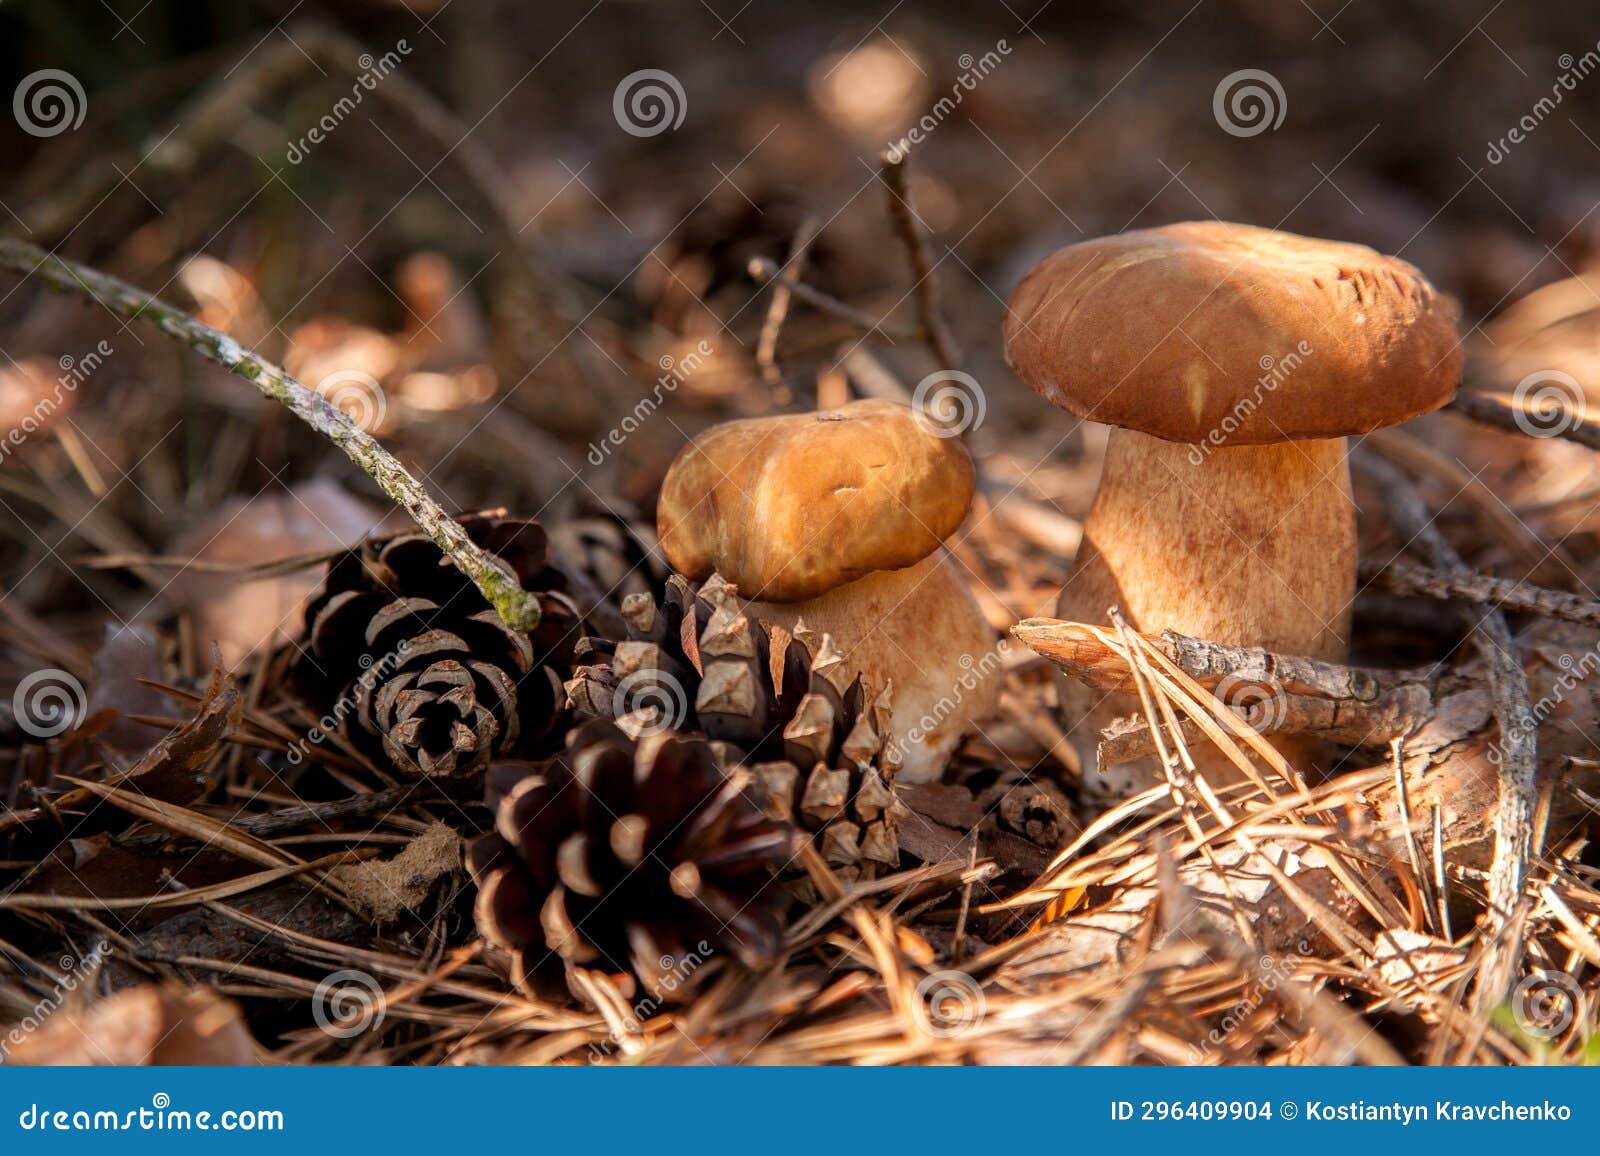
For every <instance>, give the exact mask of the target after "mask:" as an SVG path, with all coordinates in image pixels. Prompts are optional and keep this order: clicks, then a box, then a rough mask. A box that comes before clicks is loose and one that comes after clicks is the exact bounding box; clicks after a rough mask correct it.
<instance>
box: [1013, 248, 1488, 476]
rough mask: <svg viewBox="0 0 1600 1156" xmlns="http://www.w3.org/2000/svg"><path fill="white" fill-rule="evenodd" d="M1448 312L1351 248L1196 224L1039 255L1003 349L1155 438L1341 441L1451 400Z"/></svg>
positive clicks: (1052, 395)
mask: <svg viewBox="0 0 1600 1156" xmlns="http://www.w3.org/2000/svg"><path fill="white" fill-rule="evenodd" d="M1458 316H1459V309H1458V308H1457V306H1456V303H1455V301H1453V300H1452V299H1451V298H1450V297H1448V296H1446V295H1444V294H1442V293H1439V292H1437V291H1435V289H1434V288H1433V286H1432V285H1430V284H1429V283H1428V280H1427V278H1425V277H1424V276H1423V275H1422V274H1421V273H1420V272H1418V271H1417V269H1416V268H1414V267H1413V266H1412V265H1410V264H1408V263H1406V262H1405V261H1402V260H1400V259H1398V258H1396V257H1386V256H1384V255H1383V254H1381V253H1378V252H1377V251H1375V250H1373V249H1369V248H1367V247H1366V246H1365V245H1352V244H1347V243H1344V242H1341V241H1319V240H1315V239H1313V238H1310V237H1298V236H1295V235H1294V234H1292V233H1281V232H1278V231H1276V230H1273V229H1258V228H1255V227H1253V226H1250V225H1232V224H1228V223H1226V222H1223V221H1194V222H1187V223H1184V224H1178V225H1165V226H1162V227H1161V228H1159V229H1140V230H1136V231H1134V232H1130V233H1123V234H1120V235H1119V236H1115V237H1102V238H1099V239H1097V240H1093V241H1085V242H1084V243H1082V244H1079V245H1071V246H1068V247H1067V248H1065V249H1060V250H1057V251H1056V252H1055V253H1052V254H1051V255H1050V256H1048V257H1046V258H1045V259H1044V260H1043V261H1041V262H1039V264H1038V265H1036V266H1034V268H1033V270H1032V271H1031V272H1030V273H1029V274H1028V275H1027V276H1026V277H1025V278H1023V280H1022V283H1021V284H1020V285H1018V286H1017V288H1016V290H1015V292H1013V293H1012V295H1011V301H1010V304H1009V307H1008V309H1007V311H1006V319H1005V341H1006V360H1007V361H1008V362H1009V363H1010V365H1011V367H1012V369H1014V370H1015V371H1016V373H1017V375H1018V376H1019V377H1021V378H1022V380H1024V381H1026V382H1027V383H1028V384H1029V385H1030V386H1032V387H1033V388H1034V390H1035V391H1036V392H1037V393H1039V394H1040V395H1041V396H1042V397H1044V398H1045V399H1046V400H1047V401H1049V402H1051V403H1052V404H1053V405H1056V406H1058V407H1059V408H1061V409H1065V410H1068V411H1070V412H1071V413H1074V414H1076V415H1078V416H1079V417H1082V418H1087V419H1089V420H1091V421H1098V422H1104V423H1106V424H1107V425H1116V426H1123V427H1125V428H1127V429H1133V430H1138V431H1140V432H1141V433H1147V434H1151V435H1153V436H1155V437H1159V438H1165V439H1167V440H1168V441H1176V442H1204V441H1207V440H1213V441H1214V442H1215V444H1223V442H1224V441H1225V442H1226V444H1229V445H1263V444H1266V443H1269V442H1280V441H1288V440H1291V439H1296V438H1337V437H1345V436H1348V435H1351V434H1362V433H1367V432H1369V431H1371V430H1374V429H1378V428H1380V427H1383V426H1390V425H1398V424H1399V423H1400V422H1403V421H1406V420H1408V419H1409V418H1413V417H1416V416H1417V415H1419V414H1424V413H1428V412H1429V411H1431V410H1435V409H1438V408H1439V407H1440V406H1442V405H1444V404H1445V403H1446V402H1447V401H1449V400H1450V398H1451V397H1452V396H1453V395H1454V394H1455V390H1456V385H1457V383H1458V382H1459V380H1460V376H1461V348H1460V342H1459V340H1458V339H1457V336H1456V320H1457V317H1458ZM1302 343H1303V344H1302Z"/></svg>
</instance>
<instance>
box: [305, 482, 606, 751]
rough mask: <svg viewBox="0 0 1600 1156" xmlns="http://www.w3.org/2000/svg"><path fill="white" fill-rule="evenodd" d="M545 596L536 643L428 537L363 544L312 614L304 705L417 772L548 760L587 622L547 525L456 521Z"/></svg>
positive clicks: (318, 596) (342, 564)
mask: <svg viewBox="0 0 1600 1156" xmlns="http://www.w3.org/2000/svg"><path fill="white" fill-rule="evenodd" d="M458 520H459V521H460V523H461V525H462V527H463V528H464V529H465V530H466V531H467V534H468V535H469V536H470V537H471V538H472V540H473V541H474V542H476V543H477V544H478V545H479V546H481V547H483V548H484V549H485V550H487V551H488V552H489V553H491V554H494V555H496V556H497V557H498V558H499V559H500V560H501V561H503V562H505V563H506V564H507V565H508V566H509V567H510V568H511V571H512V573H514V574H515V575H516V576H517V578H518V580H519V581H520V582H521V583H522V586H523V588H524V589H525V590H529V591H532V592H534V593H536V594H537V595H538V598H539V607H540V612H541V615H542V617H541V619H540V622H539V625H538V627H537V628H536V629H535V630H534V631H533V633H532V634H523V633H519V632H517V631H514V630H511V629H510V628H509V627H507V626H506V625H505V623H504V622H502V621H501V619H500V616H499V615H498V614H496V613H495V611H494V609H493V608H492V607H491V606H489V604H488V603H487V602H486V601H485V600H484V598H483V596H482V595H481V594H480V593H479V592H478V590H477V588H476V587H475V586H473V584H472V583H471V582H470V581H469V580H468V579H467V578H466V577H465V576H464V575H462V573H461V572H460V571H459V570H457V569H456V568H455V566H453V565H452V564H451V563H450V562H449V561H448V560H446V559H445V557H444V555H443V553H442V552H441V551H440V549H439V548H438V547H437V546H436V545H434V544H433V542H432V541H431V540H429V539H428V538H427V537H425V536H424V535H422V534H420V533H407V534H399V535H396V536H395V537H392V538H383V539H377V540H372V541H368V542H363V543H362V544H361V545H360V546H359V547H357V548H355V549H353V550H351V551H349V552H348V553H346V554H343V555H341V556H340V557H338V558H336V559H334V561H333V562H331V563H330V564H329V565H328V569H327V573H326V574H325V575H324V577H323V581H322V586H321V587H320V588H319V589H318V590H317V592H316V593H315V594H314V595H313V596H312V598H311V600H310V602H309V603H307V605H306V640H305V645H304V646H303V647H302V648H301V651H300V654H299V657H298V658H297V659H296V660H295V662H294V665H293V669H292V671H291V678H292V680H293V684H294V685H295V687H296V688H297V690H298V692H299V694H300V696H301V697H302V698H303V699H304V700H305V701H306V702H307V703H308V704H310V705H311V706H312V707H313V708H314V709H315V710H316V711H317V712H318V713H319V714H320V715H321V716H322V717H323V719H324V720H325V721H324V724H323V725H324V727H325V728H329V723H328V721H326V720H333V722H332V728H329V729H333V728H336V729H337V730H338V732H339V733H340V734H342V735H343V736H344V737H345V739H346V740H347V741H349V742H350V743H351V744H352V745H353V746H355V747H356V748H357V749H358V750H361V751H363V752H364V753H366V754H367V755H368V756H369V757H372V758H374V759H375V760H379V761H385V760H386V761H388V762H390V763H392V764H393V765H394V766H395V767H397V768H398V769H399V770H401V771H403V772H405V773H407V774H412V775H430V776H432V775H466V774H471V773H473V772H476V771H479V770H481V769H483V768H484V767H486V766H487V765H488V763H489V761H490V759H492V758H496V757H501V756H511V755H519V754H521V755H528V756H532V757H537V756H542V755H546V754H548V753H550V751H551V750H553V749H555V747H556V744H558V743H559V739H560V736H561V733H562V730H563V729H564V726H565V724H566V721H567V718H568V712H567V710H566V694H565V691H564V690H563V689H562V685H561V683H562V678H563V676H564V675H566V674H568V673H570V671H571V669H572V659H573V652H574V648H575V646H576V645H577V641H578V639H579V638H580V637H581V634H582V629H583V615H582V613H581V612H580V611H579V609H578V607H577V605H576V604H575V603H574V602H573V600H572V599H571V598H570V597H568V596H567V594H566V593H565V592H564V591H565V588H566V585H567V580H566V579H565V578H563V576H562V575H561V573H559V572H558V571H557V570H555V569H554V568H552V567H551V566H550V565H549V547H548V543H547V540H546V538H545V532H544V530H543V529H542V528H541V527H540V526H539V524H538V523H537V522H532V521H527V520H525V519H521V518H508V517H505V516H504V511H491V512H487V513H483V514H468V515H466V516H464V517H462V518H460V519H458Z"/></svg>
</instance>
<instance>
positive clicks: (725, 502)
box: [656, 401, 1000, 782]
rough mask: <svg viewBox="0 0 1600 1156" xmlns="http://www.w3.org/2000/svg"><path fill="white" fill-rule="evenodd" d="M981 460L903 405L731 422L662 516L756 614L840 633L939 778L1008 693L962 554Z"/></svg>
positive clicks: (676, 482)
mask: <svg viewBox="0 0 1600 1156" xmlns="http://www.w3.org/2000/svg"><path fill="white" fill-rule="evenodd" d="M973 482H974V478H973V469H972V459H971V458H970V457H969V456H968V455H967V451H966V449H965V447H963V446H962V445H961V443H960V441H959V440H958V439H955V438H949V437H943V436H941V433H940V431H936V430H934V429H932V428H930V427H927V426H925V425H923V424H922V422H921V421H919V420H918V418H917V416H916V415H915V414H914V413H913V412H912V411H911V410H910V409H908V408H907V407H905V406H903V405H895V404H893V403H891V402H885V401H859V402H853V403H851V404H850V405H846V406H841V407H840V408H839V409H837V410H831V411H828V412H824V413H815V414H797V415H790V416H784V417H773V418H760V419H752V420H749V421H736V422H728V423H726V424H724V425H720V426H716V427H714V428H712V429H710V430H707V431H706V432H705V433H703V434H701V435H700V436H699V437H698V438H696V439H695V441H694V442H693V443H692V444H690V445H689V446H687V447H685V448H684V450H683V452H682V453H681V454H679V455H678V458H677V460H675V461H674V462H673V463H672V468H671V469H670V470H668V471H667V477H666V480H665V482H664V483H663V484H662V488H661V501H660V504H659V505H658V507H657V513H656V520H657V525H658V528H659V530H660V533H661V546H662V549H663V550H664V551H665V553H666V555H667V558H668V560H669V561H671V563H672V564H673V566H674V567H676V568H677V569H678V570H680V571H682V572H683V573H684V574H686V575H688V576H689V577H690V578H694V579H705V578H708V577H709V576H710V575H711V574H713V573H716V574H720V575H721V576H722V577H723V578H725V579H726V580H727V581H729V582H731V583H732V584H733V585H734V586H735V587H736V588H737V589H738V591H739V592H740V594H741V595H743V596H744V597H746V598H748V599H749V602H748V604H747V608H748V610H749V612H750V613H751V614H752V615H753V616H754V617H756V618H758V619H762V620H764V621H766V622H768V623H770V624H772V625H777V626H782V627H784V628H786V629H788V630H791V631H793V630H794V629H795V628H797V627H798V626H799V625H800V624H801V623H804V625H806V626H808V627H810V628H811V629H813V630H817V631H821V632H825V633H827V634H829V635H831V636H832V637H833V640H834V642H835V643H836V644H837V645H838V647H839V649H840V651H841V652H842V654H843V658H844V663H845V666H846V667H847V668H849V669H852V670H856V671H859V672H860V673H861V675H862V676H863V677H864V678H865V679H866V681H867V682H869V683H871V684H873V685H874V686H875V687H877V688H879V689H883V688H888V689H889V690H890V692H891V695H890V698H891V703H892V720H891V727H890V734H891V740H890V741H891V743H892V744H893V746H894V747H895V749H896V750H897V752H898V753H899V755H900V761H901V769H900V775H901V777H902V778H903V779H905V780H908V781H911V782H926V781H928V780H930V779H934V778H937V777H938V775H939V772H940V771H941V770H942V769H943V768H944V764H945V762H946V760H948V758H949V756H950V753H951V751H953V750H954V749H955V746H956V744H957V743H958V742H959V741H960V739H961V736H962V734H964V733H965V732H966V731H967V730H968V729H970V727H971V726H972V724H973V723H974V722H976V721H977V720H978V719H980V718H982V717H983V716H984V715H986V714H988V713H990V712H992V710H993V708H994V705H995V702H996V700H997V698H998V694H999V690H998V688H999V683H1000V678H999V670H998V667H999V661H1000V660H999V653H998V651H997V649H996V646H995V636H994V631H993V630H992V629H991V628H990V626H989V623H988V621H987V619H986V618H985V617H984V614H983V611H982V608H981V607H980V606H979V605H978V602H977V599H976V598H974V597H973V595H972V592H971V590H970V589H969V588H968V586H967V582H966V577H965V575H964V574H963V573H961V572H960V570H959V567H957V566H956V565H955V564H954V563H953V562H952V561H951V560H950V558H949V556H948V554H947V553H946V551H945V549H944V546H943V543H944V540H945V539H946V538H947V537H948V536H949V535H950V534H952V533H953V532H954V531H955V530H956V528H957V527H958V526H960V524H961V522H962V519H963V518H965V517H966V514H967V507H968V505H969V503H970V502H971V501H972V491H973Z"/></svg>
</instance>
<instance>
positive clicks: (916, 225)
mask: <svg viewBox="0 0 1600 1156" xmlns="http://www.w3.org/2000/svg"><path fill="white" fill-rule="evenodd" d="M879 161H880V163H881V164H882V166H883V168H882V174H883V183H884V184H885V185H886V186H888V189H889V214H890V216H891V217H893V218H894V223H895V229H896V230H897V231H898V232H899V234H900V239H901V241H903V242H904V243H905V247H906V256H907V257H908V258H909V259H910V261H911V275H912V277H914V278H916V283H915V284H914V285H913V286H912V292H913V293H914V294H915V295H916V299H917V314H918V316H919V317H920V318H921V321H922V329H923V331H924V332H925V333H926V334H927V337H928V347H929V348H930V349H932V350H933V355H934V357H936V358H938V360H939V365H940V368H942V369H960V368H961V351H960V350H959V349H958V348H957V347H956V339H955V338H954V337H953V336H951V334H950V327H949V326H948V325H946V324H945V320H944V312H943V310H941V309H940V307H939V281H938V279H937V278H936V277H935V276H934V262H933V254H932V253H931V252H930V251H929V249H928V238H927V236H926V234H924V233H923V231H922V224H921V218H919V217H918V216H917V210H916V206H915V205H914V204H913V203H912V200H911V188H910V186H909V184H908V183H907V180H906V154H905V152H904V150H902V149H890V150H889V151H887V152H885V153H884V154H883V155H882V156H881V157H879Z"/></svg>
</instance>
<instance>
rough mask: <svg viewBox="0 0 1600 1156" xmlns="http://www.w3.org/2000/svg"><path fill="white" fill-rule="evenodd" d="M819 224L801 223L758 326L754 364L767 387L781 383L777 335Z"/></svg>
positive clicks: (811, 220)
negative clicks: (761, 322) (760, 323)
mask: <svg viewBox="0 0 1600 1156" xmlns="http://www.w3.org/2000/svg"><path fill="white" fill-rule="evenodd" d="M821 224H822V222H821V221H819V220H818V219H817V218H816V217H815V216H811V215H807V217H806V219H805V220H803V221H801V222H800V227H799V228H798V229H797V230H795V234H794V242H793V243H792V244H791V245H790V246H789V259H788V260H787V261H785V262H784V263H783V270H782V271H781V272H780V273H779V274H778V277H777V285H776V286H775V287H774V288H773V290H772V300H771V302H770V303H769V304H768V305H767V319H766V321H765V322H764V323H763V324H762V326H761V338H760V340H759V341H758V342H757V343H756V364H757V365H758V366H760V367H761V377H762V379H763V380H764V381H765V382H766V383H767V384H768V385H769V386H778V385H781V384H782V383H783V371H782V370H780V369H779V368H778V334H779V333H781V332H782V330H783V322H784V319H785V318H787V317H788V316H789V301H790V298H791V297H793V296H794V283H795V282H796V281H798V280H800V272H801V270H803V269H804V268H805V265H806V257H807V255H808V254H809V252H810V250H811V242H812V241H814V240H815V239H816V236H817V230H818V229H819V228H820V227H821Z"/></svg>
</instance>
